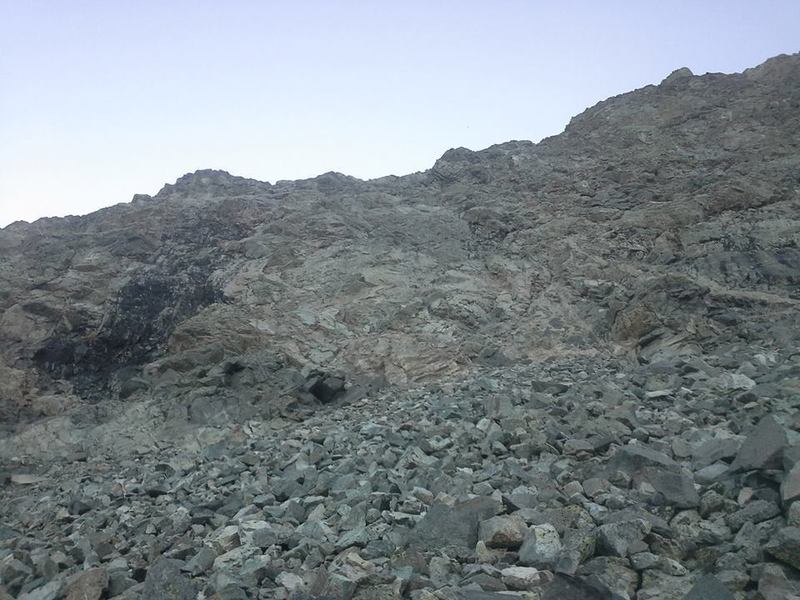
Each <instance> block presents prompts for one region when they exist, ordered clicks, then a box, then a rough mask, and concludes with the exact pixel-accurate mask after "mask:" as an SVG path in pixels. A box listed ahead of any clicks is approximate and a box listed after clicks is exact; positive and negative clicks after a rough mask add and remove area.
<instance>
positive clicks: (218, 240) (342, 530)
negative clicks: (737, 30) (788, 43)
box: [0, 55, 800, 600]
mask: <svg viewBox="0 0 800 600" xmlns="http://www.w3.org/2000/svg"><path fill="white" fill-rule="evenodd" d="M798 324H800V55H792V56H779V57H776V58H773V59H770V60H769V61H767V62H766V63H764V64H762V65H760V66H758V67H755V68H753V69H749V70H747V71H745V72H744V73H741V74H732V75H725V74H707V75H703V76H694V75H692V74H691V73H690V72H689V71H688V70H687V69H681V70H678V71H675V72H674V73H673V74H671V75H670V76H668V77H667V78H666V79H665V80H664V81H663V82H661V84H659V85H653V86H648V87H645V88H643V89H640V90H636V91H634V92H630V93H627V94H623V95H620V96H617V97H614V98H610V99H608V100H606V101H604V102H601V103H599V104H597V105H596V106H594V107H592V108H590V109H588V110H586V111H585V112H584V113H582V114H580V115H578V116H576V117H575V118H573V119H572V121H571V122H570V123H569V125H568V126H567V128H566V129H565V131H564V132H563V133H562V134H560V135H558V136H554V137H551V138H548V139H545V140H543V141H542V142H540V143H538V144H533V143H530V142H523V141H515V142H507V143H504V144H499V145H496V146H492V147H490V148H488V149H486V150H482V151H479V152H473V151H470V150H467V149H464V148H459V149H453V150H449V151H448V152H446V153H445V154H444V155H443V156H442V157H441V158H440V159H439V160H438V161H436V163H435V164H434V166H433V167H432V168H431V169H430V170H428V171H425V172H422V173H415V174H412V175H408V176H404V177H394V176H392V177H385V178H381V179H376V180H371V181H361V180H358V179H354V178H352V177H348V176H345V175H341V174H338V173H327V174H325V175H321V176H319V177H316V178H314V179H309V180H303V181H281V182H277V183H275V184H274V185H271V184H268V183H263V182H259V181H255V180H250V179H244V178H241V177H236V176H233V175H230V174H228V173H226V172H224V171H211V170H206V171H198V172H196V173H193V174H188V175H185V176H183V177H181V178H180V179H178V180H177V182H176V183H175V184H174V185H166V186H165V187H164V188H163V189H162V190H161V191H160V192H158V194H156V195H155V196H152V197H151V196H147V195H137V196H136V197H134V199H133V201H132V202H131V203H129V204H123V205H118V206H114V207H111V208H108V209H104V210H101V211H98V212H96V213H93V214H91V215H87V216H84V217H67V218H64V219H41V220H39V221H37V222H35V223H33V224H27V223H15V224H12V225H10V226H8V227H6V228H5V229H3V230H0V422H1V423H2V429H1V430H0V479H1V480H2V483H3V487H2V491H1V492H0V494H2V500H3V501H2V506H1V507H0V515H2V521H0V599H2V598H4V597H6V596H10V597H20V598H28V599H34V598H35V599H40V600H41V599H58V598H62V597H63V598H93V599H99V598H111V597H114V598H116V597H119V598H165V599H166V598H187V599H188V598H218V599H223V598H232V599H233V598H285V599H286V598H297V599H300V598H346V599H350V598H356V599H361V600H365V599H368V598H370V599H382V598H415V599H421V600H434V599H439V600H448V599H464V600H468V599H473V600H491V599H497V600H501V599H502V598H508V597H509V594H510V595H511V597H525V598H539V599H555V598H564V599H568V598H581V599H588V600H591V599H594V598H597V599H605V598H628V599H638V600H647V599H655V598H659V599H662V598H663V599H670V598H676V599H681V600H682V599H684V598H689V599H691V598H725V599H727V598H737V599H744V598H748V599H750V598H752V599H764V600H778V599H788V598H792V597H800V583H798V582H799V581H800V572H798V570H797V569H800V503H797V502H795V501H796V500H797V499H800V462H798V459H800V437H799V436H798V433H800V419H799V418H798V412H797V409H798V405H800V351H799V350H798V343H797V342H798V339H800V325H798ZM793 502H794V503H793Z"/></svg>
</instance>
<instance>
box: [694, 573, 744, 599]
mask: <svg viewBox="0 0 800 600" xmlns="http://www.w3.org/2000/svg"><path fill="white" fill-rule="evenodd" d="M684 600H735V596H734V595H733V593H732V592H731V591H730V590H729V589H728V588H726V587H725V586H724V585H723V584H722V582H721V581H720V580H719V579H717V578H716V577H714V576H713V575H704V576H702V577H701V578H700V579H698V580H697V582H695V584H694V585H693V586H692V589H691V590H689V593H688V594H686V596H684Z"/></svg>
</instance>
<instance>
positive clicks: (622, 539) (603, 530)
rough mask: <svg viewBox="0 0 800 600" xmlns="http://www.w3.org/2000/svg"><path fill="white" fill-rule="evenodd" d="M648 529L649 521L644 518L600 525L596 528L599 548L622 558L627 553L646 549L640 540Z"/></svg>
mask: <svg viewBox="0 0 800 600" xmlns="http://www.w3.org/2000/svg"><path fill="white" fill-rule="evenodd" d="M650 529H651V525H650V522H649V521H646V520H644V519H632V520H630V521H621V522H619V523H606V524H605V525H601V526H600V527H599V528H598V530H597V532H598V536H597V541H598V545H599V550H600V551H601V552H603V553H606V554H610V555H611V556H619V557H623V558H624V557H626V556H628V554H629V553H634V554H635V553H636V552H642V551H643V550H645V549H646V546H644V547H642V546H643V544H642V540H643V539H644V536H646V535H647V534H648V533H650Z"/></svg>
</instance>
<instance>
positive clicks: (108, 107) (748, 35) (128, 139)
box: [0, 0, 800, 227]
mask: <svg viewBox="0 0 800 600" xmlns="http://www.w3.org/2000/svg"><path fill="white" fill-rule="evenodd" d="M798 24H800V1H798V0H786V1H782V0H770V1H769V2H752V1H750V0H748V1H741V0H704V1H701V2H698V1H688V0H687V1H681V0H672V1H669V2H665V1H663V0H660V1H655V0H653V1H651V0H637V1H634V0H630V1H613V0H604V1H603V2H598V1H597V0H586V1H577V0H576V1H570V0H562V1H560V2H552V1H535V0H527V1H516V0H494V1H491V2H490V1H486V0H485V1H482V2H473V1H470V0H459V1H446V0H426V1H416V0H405V1H402V2H399V1H397V0H395V1H392V2H389V1H380V0H373V1H367V0H361V1H355V0H354V1H347V0H341V1H338V0H327V1H322V0H320V1H317V0H304V1H296V2H289V1H282V2H278V1H267V0H261V1H256V0H252V1H237V0H226V1H225V2H220V1H218V0H214V1H210V0H209V1H204V0H195V1H191V2H190V1H183V0H170V1H168V2H164V1H161V0H159V1H150V0H138V1H134V0H128V1H125V0H111V1H109V0H102V1H90V0H70V1H66V0H48V1H37V0H30V1H23V0H0V227H2V226H5V225H7V224H8V223H10V222H13V221H15V220H19V219H23V220H27V221H33V220H35V219H37V218H39V217H43V216H63V215H67V214H85V213H87V212H91V211H93V210H96V209H98V208H101V207H104V206H110V205H113V204H117V203H119V202H128V201H130V199H131V197H132V196H133V194H135V193H148V194H155V193H156V192H157V191H158V190H159V189H160V188H161V187H162V186H163V185H164V184H165V183H171V182H174V181H175V180H176V179H177V178H178V177H179V176H181V175H183V174H184V173H188V172H192V171H196V170H197V169H203V168H214V169H224V170H226V171H229V172H230V173H233V174H235V175H242V176H245V177H252V178H255V179H260V180H262V181H270V182H274V181H276V180H280V179H299V178H306V177H313V176H315V175H318V174H320V173H324V172H326V171H340V172H343V173H346V174H348V175H354V176H356V177H360V178H364V179H366V178H374V177H380V176H383V175H389V174H395V175H403V174H406V173H411V172H414V171H420V170H424V169H427V168H429V167H430V166H431V165H432V164H433V162H434V161H435V160H436V159H437V158H438V157H439V156H441V155H442V154H443V153H444V152H445V151H446V150H447V149H448V148H452V147H458V146H466V147H468V148H472V149H474V150H477V149H481V148H485V147H487V146H490V145H492V144H495V143H500V142H504V141H507V140H511V139H529V140H533V141H538V140H540V139H542V138H543V137H547V136H550V135H554V134H557V133H560V132H561V131H563V129H564V126H565V125H566V124H567V122H568V121H569V119H570V117H572V116H573V115H575V114H577V113H579V112H581V111H583V110H584V109H585V108H587V107H589V106H592V105H594V104H596V103H597V102H599V101H600V100H603V99H605V98H607V97H609V96H613V95H616V94H619V93H623V92H626V91H630V90H632V89H635V88H639V87H642V86H644V85H648V84H651V83H658V82H659V81H661V80H662V79H663V78H664V77H666V76H667V75H668V74H669V73H670V72H671V71H673V70H675V69H676V68H679V67H684V66H688V67H689V68H690V69H692V71H693V72H694V73H696V74H702V73H706V72H726V73H728V72H735V71H741V70H743V69H745V68H747V67H751V66H755V65H757V64H759V63H761V62H763V61H764V60H766V59H767V58H769V57H771V56H774V55H777V54H780V53H792V52H797V51H800V25H798Z"/></svg>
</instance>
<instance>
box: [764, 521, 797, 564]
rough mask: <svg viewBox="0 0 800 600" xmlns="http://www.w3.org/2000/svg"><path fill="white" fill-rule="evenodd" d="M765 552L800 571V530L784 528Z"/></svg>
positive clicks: (767, 546) (765, 548)
mask: <svg viewBox="0 0 800 600" xmlns="http://www.w3.org/2000/svg"><path fill="white" fill-rule="evenodd" d="M764 550H766V551H767V553H768V554H770V555H772V556H774V557H775V558H777V559H778V560H779V561H781V562H784V563H786V564H787V565H789V566H790V567H793V568H795V569H800V528H799V527H784V528H783V529H781V530H780V531H778V533H777V535H776V536H775V537H774V538H773V539H772V540H771V541H770V542H769V543H768V544H767V545H766V546H765V547H764Z"/></svg>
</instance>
